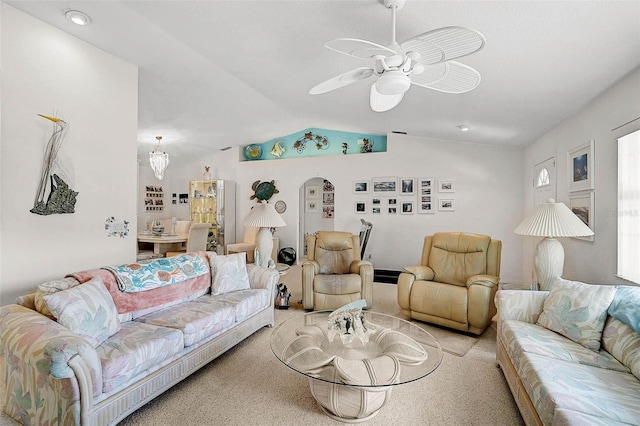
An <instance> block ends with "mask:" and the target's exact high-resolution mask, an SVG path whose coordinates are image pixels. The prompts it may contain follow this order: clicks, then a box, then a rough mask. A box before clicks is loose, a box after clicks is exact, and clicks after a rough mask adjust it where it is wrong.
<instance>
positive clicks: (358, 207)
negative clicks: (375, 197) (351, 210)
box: [354, 201, 367, 214]
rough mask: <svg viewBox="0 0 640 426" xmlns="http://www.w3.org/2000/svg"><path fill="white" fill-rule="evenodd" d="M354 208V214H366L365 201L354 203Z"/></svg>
mask: <svg viewBox="0 0 640 426" xmlns="http://www.w3.org/2000/svg"><path fill="white" fill-rule="evenodd" d="M354 207H355V212H356V213H359V214H364V213H366V212H367V203H366V202H365V201H356V202H355V205H354Z"/></svg>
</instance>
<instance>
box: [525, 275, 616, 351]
mask: <svg viewBox="0 0 640 426" xmlns="http://www.w3.org/2000/svg"><path fill="white" fill-rule="evenodd" d="M615 292H616V288H615V287H614V286H607V285H592V284H585V283H581V282H578V281H568V280H564V279H562V278H558V279H556V281H555V282H554V284H553V286H552V287H551V291H550V292H549V297H547V299H546V300H545V302H544V307H543V309H542V313H541V314H540V317H539V318H538V324H539V325H541V326H543V327H545V328H548V329H549V330H552V331H555V332H556V333H560V334H562V335H563V336H565V337H567V338H569V339H571V340H573V341H574V342H577V343H580V344H581V345H583V346H584V347H586V348H589V349H591V350H594V351H597V350H599V349H600V340H601V337H602V329H603V328H604V322H605V320H606V318H607V309H608V308H609V305H610V304H611V301H612V300H613V296H614V295H615Z"/></svg>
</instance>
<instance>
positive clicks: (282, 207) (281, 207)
mask: <svg viewBox="0 0 640 426" xmlns="http://www.w3.org/2000/svg"><path fill="white" fill-rule="evenodd" d="M274 207H275V209H276V211H277V212H278V213H284V212H285V211H286V210H287V203H285V202H284V201H282V200H278V201H276V204H275V205H274Z"/></svg>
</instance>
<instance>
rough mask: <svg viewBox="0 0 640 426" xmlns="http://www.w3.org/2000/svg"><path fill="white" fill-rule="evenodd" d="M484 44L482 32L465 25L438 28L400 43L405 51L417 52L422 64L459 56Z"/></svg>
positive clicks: (480, 47)
mask: <svg viewBox="0 0 640 426" xmlns="http://www.w3.org/2000/svg"><path fill="white" fill-rule="evenodd" d="M484 45H485V39H484V36H483V35H482V34H480V33H479V32H478V31H475V30H470V29H469V28H465V27H443V28H438V29H435V30H432V31H428V32H426V33H423V34H420V35H417V36H415V37H412V38H410V39H408V40H405V41H403V42H402V43H400V46H401V47H402V50H404V51H405V52H417V53H419V54H420V60H419V62H420V63H421V64H424V65H429V64H436V63H438V62H444V61H450V60H452V59H456V58H461V57H463V56H467V55H470V54H472V53H475V52H477V51H479V50H480V49H482V48H483V47H484Z"/></svg>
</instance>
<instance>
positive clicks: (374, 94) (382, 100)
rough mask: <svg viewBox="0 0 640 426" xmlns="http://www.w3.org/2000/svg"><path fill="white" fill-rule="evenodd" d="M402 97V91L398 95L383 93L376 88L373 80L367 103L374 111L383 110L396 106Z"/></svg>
mask: <svg viewBox="0 0 640 426" xmlns="http://www.w3.org/2000/svg"><path fill="white" fill-rule="evenodd" d="M403 97H404V92H402V93H400V94H398V95H383V94H382V93H380V92H378V89H376V82H375V81H374V82H373V84H372V85H371V91H370V92H369V105H371V109H372V110H374V111H375V112H385V111H389V110H390V109H392V108H394V107H395V106H397V105H398V104H399V103H400V101H401V100H402V98H403Z"/></svg>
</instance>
